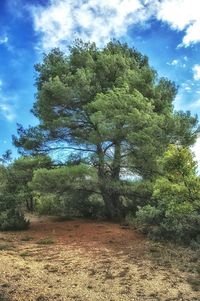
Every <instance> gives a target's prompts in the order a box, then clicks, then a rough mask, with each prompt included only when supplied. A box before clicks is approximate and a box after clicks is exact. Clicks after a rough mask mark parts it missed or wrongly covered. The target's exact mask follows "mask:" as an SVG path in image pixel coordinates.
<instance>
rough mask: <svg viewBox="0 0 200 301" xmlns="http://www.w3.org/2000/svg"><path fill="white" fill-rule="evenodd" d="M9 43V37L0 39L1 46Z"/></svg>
mask: <svg viewBox="0 0 200 301" xmlns="http://www.w3.org/2000/svg"><path fill="white" fill-rule="evenodd" d="M7 43H8V37H7V36H3V37H0V45H3V44H7Z"/></svg>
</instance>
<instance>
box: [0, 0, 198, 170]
mask: <svg viewBox="0 0 200 301" xmlns="http://www.w3.org/2000/svg"><path fill="white" fill-rule="evenodd" d="M199 9H200V1H199V0H109V1H108V0H0V155H1V154H2V153H4V151H5V150H7V149H12V150H13V155H14V156H16V155H17V150H16V149H15V148H14V147H13V146H12V135H13V134H16V128H17V126H16V124H17V123H20V124H23V125H24V126H25V127H27V126H28V125H36V124H37V123H38V121H37V120H36V118H35V117H34V116H33V115H32V114H31V112H30V110H31V108H32V105H33V102H34V95H35V93H36V89H35V86H34V82H35V77H36V73H35V71H34V64H35V63H38V62H41V60H42V57H43V53H48V52H49V51H50V50H51V49H52V48H54V47H60V48H61V50H63V51H67V47H68V46H69V45H70V44H71V43H73V41H74V39H75V38H81V39H83V40H84V41H91V42H96V44H97V46H98V47H103V46H104V45H105V44H106V43H107V42H109V41H110V40H111V39H113V38H115V39H118V40H119V41H121V42H127V43H128V44H129V46H130V47H135V48H136V49H137V50H139V51H140V52H142V53H143V54H146V55H147V56H148V57H149V62H150V65H151V66H152V67H154V68H155V69H156V70H157V72H158V75H159V76H164V77H167V78H168V79H170V80H172V81H174V82H175V83H176V85H178V87H179V92H178V94H177V97H176V99H175V102H174V108H175V110H184V111H186V110H190V111H191V112H192V114H198V116H199V118H200V13H199ZM193 150H194V152H195V154H196V158H197V160H198V162H199V166H200V138H199V139H198V140H197V143H196V144H195V146H194V148H193Z"/></svg>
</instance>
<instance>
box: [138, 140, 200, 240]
mask: <svg viewBox="0 0 200 301" xmlns="http://www.w3.org/2000/svg"><path fill="white" fill-rule="evenodd" d="M160 163H162V167H163V177H160V178H158V179H157V180H156V182H155V185H154V192H153V200H152V205H147V206H145V207H143V208H140V209H139V211H138V213H137V222H138V224H139V225H140V227H141V228H142V230H143V231H145V232H148V233H149V234H150V236H151V237H153V238H156V239H161V238H163V239H164V238H165V239H171V240H174V241H176V242H183V243H189V242H191V241H195V240H196V241H197V240H198V239H199V238H200V178H199V177H198V176H197V175H196V163H195V161H194V160H193V155H192V153H191V152H190V151H189V149H188V148H183V147H179V146H175V145H170V147H169V149H168V151H167V152H166V153H165V155H164V157H163V159H162V162H161V161H160Z"/></svg>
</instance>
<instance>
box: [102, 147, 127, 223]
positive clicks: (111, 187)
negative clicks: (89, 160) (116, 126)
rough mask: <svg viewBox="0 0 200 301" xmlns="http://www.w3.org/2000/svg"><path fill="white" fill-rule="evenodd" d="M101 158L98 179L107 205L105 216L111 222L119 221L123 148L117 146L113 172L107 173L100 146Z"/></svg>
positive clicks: (120, 213)
mask: <svg viewBox="0 0 200 301" xmlns="http://www.w3.org/2000/svg"><path fill="white" fill-rule="evenodd" d="M97 153H98V157H99V167H98V177H99V184H100V185H99V186H100V191H101V194H102V197H103V200H104V203H105V215H106V217H107V218H108V219H110V220H119V219H120V218H121V215H122V210H121V202H120V194H119V192H118V187H117V186H118V183H119V181H120V179H119V177H120V163H121V146H120V143H119V142H118V143H116V144H115V150H114V158H113V162H112V166H111V172H110V173H106V170H105V162H104V153H103V150H102V149H101V147H100V146H98V148H97Z"/></svg>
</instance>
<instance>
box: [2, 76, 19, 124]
mask: <svg viewBox="0 0 200 301" xmlns="http://www.w3.org/2000/svg"><path fill="white" fill-rule="evenodd" d="M2 87H3V82H2V80H1V79H0V117H1V116H3V118H5V119H6V120H7V121H10V122H11V121H13V120H14V119H15V118H16V114H15V105H14V103H13V101H16V97H7V96H5V95H4V94H3V91H2Z"/></svg>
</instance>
